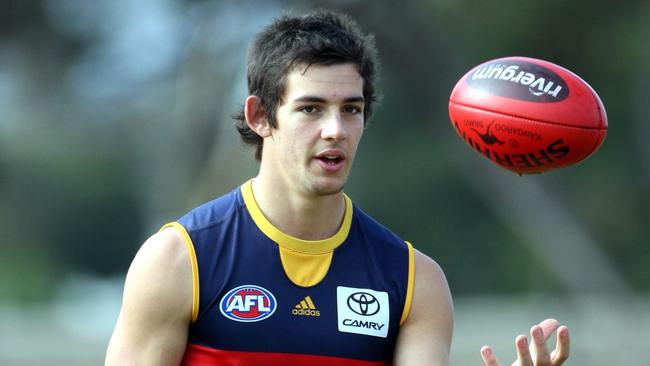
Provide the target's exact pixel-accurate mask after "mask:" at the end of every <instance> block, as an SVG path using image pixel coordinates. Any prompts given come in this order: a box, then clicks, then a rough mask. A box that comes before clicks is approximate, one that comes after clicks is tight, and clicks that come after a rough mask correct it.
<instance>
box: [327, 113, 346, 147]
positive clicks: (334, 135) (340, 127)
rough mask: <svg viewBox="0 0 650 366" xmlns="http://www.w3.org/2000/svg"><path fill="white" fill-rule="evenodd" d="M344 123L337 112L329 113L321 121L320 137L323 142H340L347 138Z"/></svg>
mask: <svg viewBox="0 0 650 366" xmlns="http://www.w3.org/2000/svg"><path fill="white" fill-rule="evenodd" d="M347 134H348V132H347V130H346V129H345V122H344V121H343V118H342V116H341V113H339V112H332V113H330V114H329V115H328V116H327V118H325V120H324V121H323V126H322V129H321V137H322V138H323V139H325V140H332V141H341V140H345V138H346V137H347Z"/></svg>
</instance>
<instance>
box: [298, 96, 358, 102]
mask: <svg viewBox="0 0 650 366" xmlns="http://www.w3.org/2000/svg"><path fill="white" fill-rule="evenodd" d="M293 101H294V102H309V103H326V102H327V99H325V98H321V97H317V96H313V95H303V96H302V97H299V98H296V99H294V100H293ZM359 102H361V103H365V102H366V100H365V98H364V97H361V96H358V97H349V98H345V99H343V103H359Z"/></svg>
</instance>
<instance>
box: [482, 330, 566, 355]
mask: <svg viewBox="0 0 650 366" xmlns="http://www.w3.org/2000/svg"><path fill="white" fill-rule="evenodd" d="M556 330H557V346H556V347H555V350H554V351H553V352H549V349H548V346H547V345H546V342H547V341H548V339H549V338H550V337H551V334H553V332H555V331H556ZM530 335H531V338H532V344H531V345H530V347H528V338H527V337H526V336H525V335H523V334H522V335H519V336H517V338H515V347H516V348H517V361H515V362H514V363H513V364H512V366H560V365H562V364H563V363H564V361H566V359H567V358H569V328H567V327H566V326H564V325H563V326H560V323H558V322H557V320H555V319H546V320H544V321H543V322H541V323H539V324H537V325H533V326H532V328H530ZM481 356H482V357H483V362H484V363H485V366H500V365H501V364H500V363H499V361H498V360H497V359H496V357H495V356H494V352H492V349H491V348H490V346H483V347H482V348H481Z"/></svg>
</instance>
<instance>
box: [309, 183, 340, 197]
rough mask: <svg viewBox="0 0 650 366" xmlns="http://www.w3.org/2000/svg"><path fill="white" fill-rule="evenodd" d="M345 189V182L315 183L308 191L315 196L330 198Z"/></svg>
mask: <svg viewBox="0 0 650 366" xmlns="http://www.w3.org/2000/svg"><path fill="white" fill-rule="evenodd" d="M343 188H345V181H337V182H317V183H315V184H314V185H312V187H311V189H310V191H311V193H313V194H315V195H317V196H330V195H334V194H338V193H341V192H342V191H343Z"/></svg>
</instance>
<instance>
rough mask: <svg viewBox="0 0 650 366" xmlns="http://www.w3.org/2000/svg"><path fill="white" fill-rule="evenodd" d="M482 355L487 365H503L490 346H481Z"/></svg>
mask: <svg viewBox="0 0 650 366" xmlns="http://www.w3.org/2000/svg"><path fill="white" fill-rule="evenodd" d="M481 357H482V358H483V362H484V363H485V366H501V364H500V363H499V361H498V360H497V358H496V357H495V356H494V352H492V348H490V346H483V347H481Z"/></svg>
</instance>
